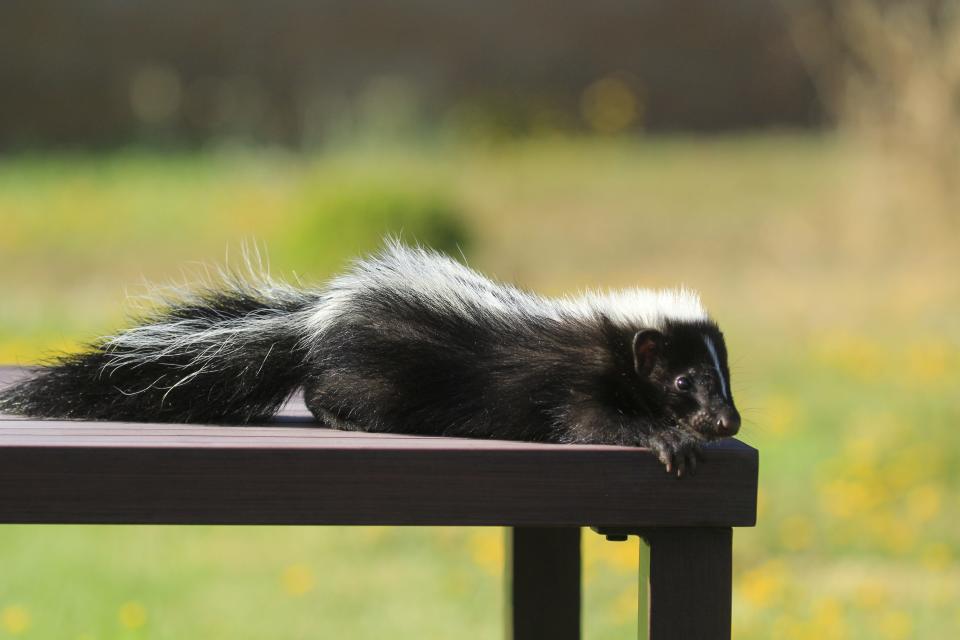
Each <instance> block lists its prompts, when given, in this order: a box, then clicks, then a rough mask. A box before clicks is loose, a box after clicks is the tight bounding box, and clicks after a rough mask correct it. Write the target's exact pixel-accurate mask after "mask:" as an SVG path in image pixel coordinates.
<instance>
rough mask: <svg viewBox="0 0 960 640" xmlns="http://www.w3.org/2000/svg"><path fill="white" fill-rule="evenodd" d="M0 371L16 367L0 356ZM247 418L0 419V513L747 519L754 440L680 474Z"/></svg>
mask: <svg viewBox="0 0 960 640" xmlns="http://www.w3.org/2000/svg"><path fill="white" fill-rule="evenodd" d="M0 373H2V374H3V377H5V378H6V379H8V380H9V379H12V378H13V377H14V376H16V375H18V374H17V373H16V372H14V371H11V370H9V369H8V370H6V371H2V372H0ZM309 420H310V418H309V414H308V413H307V412H306V410H305V408H304V407H303V406H302V404H300V403H299V401H297V400H295V401H293V402H292V403H291V405H289V406H288V407H287V409H286V410H285V411H284V413H283V415H282V417H281V421H280V422H278V423H275V424H273V425H259V426H244V427H230V426H205V425H170V424H130V423H109V422H99V423H91V422H70V421H32V420H23V419H19V418H16V417H13V416H5V417H3V419H2V420H0V523H43V522H48V523H170V524H180V523H209V524H231V523H233V524H344V525H347V524H353V525H364V524H379V525H503V526H514V525H516V526H567V527H578V526H585V525H623V526H630V527H652V526H750V525H753V524H754V522H755V519H756V487H757V452H756V451H755V450H754V449H752V448H750V447H748V446H747V445H744V444H742V443H740V442H737V441H727V442H723V443H717V444H716V445H715V446H712V447H710V448H709V449H708V450H707V452H706V458H707V461H706V463H705V464H704V465H703V466H702V469H701V471H700V473H699V474H698V475H697V476H695V477H690V478H683V479H681V480H678V479H677V478H675V477H673V476H670V475H668V474H666V473H665V472H664V470H663V467H662V465H661V464H660V463H659V462H658V461H657V460H656V459H655V457H654V456H653V455H651V453H650V452H649V451H646V450H643V449H636V448H630V447H607V446H589V445H548V444H533V443H524V442H501V441H490V440H470V439H458V438H424V437H417V436H402V435H386V434H369V433H356V432H344V431H335V430H331V429H328V428H324V427H320V426H316V425H314V424H313V423H312V422H309Z"/></svg>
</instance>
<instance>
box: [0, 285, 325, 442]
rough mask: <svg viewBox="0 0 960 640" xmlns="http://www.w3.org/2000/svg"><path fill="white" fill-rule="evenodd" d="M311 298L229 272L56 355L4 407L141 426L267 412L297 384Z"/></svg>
mask: <svg viewBox="0 0 960 640" xmlns="http://www.w3.org/2000/svg"><path fill="white" fill-rule="evenodd" d="M315 300H316V298H315V296H313V295H312V294H310V293H307V292H303V291H300V290H297V289H295V288H293V287H289V286H286V285H282V284H278V283H275V282H273V281H271V280H267V279H261V280H259V281H256V280H250V279H247V280H244V279H242V278H239V277H233V276H228V277H226V278H224V282H222V283H220V285H219V286H216V287H212V286H211V287H208V288H206V289H203V290H200V291H197V292H192V293H187V294H180V295H177V296H175V297H173V298H167V299H166V300H165V301H164V304H163V305H162V307H161V309H160V310H159V311H156V312H153V313H152V314H150V315H148V316H147V317H145V318H144V319H142V320H140V321H139V322H137V323H136V325H135V326H133V327H132V328H130V329H127V330H125V331H122V332H120V333H119V334H117V335H114V336H110V337H106V338H102V339H100V340H98V341H97V342H94V343H93V344H91V345H89V348H88V349H87V350H86V351H84V352H81V353H77V354H70V355H64V356H60V357H58V358H56V359H54V360H52V361H51V362H49V363H48V366H46V367H43V368H41V369H40V370H39V371H38V372H37V373H36V374H35V375H34V376H33V377H31V378H28V379H27V380H25V381H23V382H20V383H18V384H15V385H13V386H12V387H9V388H8V389H6V390H3V391H0V411H4V412H8V413H17V414H22V415H27V416H35V417H44V418H75V419H85V420H129V421H141V422H142V421H149V422H153V421H156V422H238V423H246V422H251V421H255V420H262V419H265V418H268V417H269V416H272V415H273V414H274V413H276V412H277V410H278V409H279V408H280V407H281V405H282V404H283V403H284V402H285V401H286V399H287V398H288V397H289V396H290V394H291V393H293V391H295V390H296V389H297V387H299V386H300V384H301V383H302V381H303V375H304V370H305V363H304V360H305V356H306V354H307V352H308V345H307V344H306V340H305V338H304V335H305V334H304V329H303V328H304V327H305V326H306V324H305V323H306V322H307V320H308V318H309V315H310V308H311V305H312V304H313V303H314V302H315Z"/></svg>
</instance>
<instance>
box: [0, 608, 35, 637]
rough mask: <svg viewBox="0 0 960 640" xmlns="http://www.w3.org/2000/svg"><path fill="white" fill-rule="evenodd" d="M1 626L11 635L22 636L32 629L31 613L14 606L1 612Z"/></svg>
mask: <svg viewBox="0 0 960 640" xmlns="http://www.w3.org/2000/svg"><path fill="white" fill-rule="evenodd" d="M0 624H2V625H3V629H4V631H6V632H7V633H9V634H10V635H12V636H17V635H20V634H21V633H23V632H24V631H26V630H27V629H29V628H30V613H29V612H27V610H26V609H25V608H24V607H23V606H21V605H18V604H12V605H10V606H8V607H4V608H3V610H2V611H0Z"/></svg>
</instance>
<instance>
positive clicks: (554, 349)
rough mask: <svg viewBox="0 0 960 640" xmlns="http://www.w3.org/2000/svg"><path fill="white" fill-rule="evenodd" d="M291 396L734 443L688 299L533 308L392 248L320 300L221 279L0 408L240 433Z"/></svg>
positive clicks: (514, 424)
mask: <svg viewBox="0 0 960 640" xmlns="http://www.w3.org/2000/svg"><path fill="white" fill-rule="evenodd" d="M298 388H303V390H304V395H305V400H306V403H307V406H308V407H309V408H310V410H311V411H312V412H313V413H314V415H315V416H317V418H318V419H319V420H321V421H323V422H326V423H328V424H330V425H331V426H334V427H336V428H341V429H356V430H366V431H384V432H400V433H419V434H434V435H451V436H468V437H479V438H499V439H512V440H533V441H545V442H579V443H603V444H622V445H638V446H650V447H652V448H654V449H655V450H656V451H657V453H658V455H659V456H660V458H661V460H663V461H664V463H665V464H666V465H667V466H668V469H670V468H671V467H672V466H675V467H677V468H678V469H680V470H681V471H682V469H683V467H684V466H685V465H692V464H695V459H696V454H697V451H698V447H699V445H700V444H702V443H703V442H705V441H707V440H710V439H714V438H717V437H721V436H725V435H732V434H733V433H735V432H736V430H737V428H738V426H739V416H738V415H737V412H736V409H735V408H734V405H733V399H732V396H731V395H730V392H729V371H728V370H727V364H726V348H725V345H724V342H723V336H722V334H721V333H720V331H719V329H718V328H717V326H716V325H715V324H714V323H713V322H712V321H711V320H710V319H709V318H708V317H707V316H706V313H705V312H704V311H703V310H702V308H701V307H700V305H699V300H697V299H696V296H695V295H693V294H691V293H690V292H685V291H679V292H649V291H627V292H622V293H620V294H606V295H598V294H586V295H584V296H582V297H580V298H574V299H567V298H563V299H553V300H552V299H545V298H540V297H538V296H534V295H532V294H529V293H526V292H523V291H520V290H518V289H516V288H514V287H510V286H508V285H502V284H498V283H494V282H492V281H490V280H487V279H486V278H483V277H482V276H480V275H479V274H477V273H476V272H473V271H471V270H469V269H467V268H466V267H463V266H462V265H459V264H457V263H455V262H453V261H452V260H449V259H448V258H445V257H442V256H439V255H437V254H434V253H431V252H428V251H424V250H422V249H411V248H406V247H403V246H400V245H398V244H391V245H390V246H389V247H388V249H387V250H386V251H385V252H384V253H382V254H380V255H379V256H376V257H374V258H371V259H368V260H365V261H361V262H358V263H357V264H356V265H355V267H354V269H353V270H352V271H351V272H349V273H348V274H346V275H344V276H342V277H340V278H337V279H335V280H333V281H331V282H330V283H329V284H328V285H327V286H326V287H324V288H321V289H318V290H300V289H295V288H292V287H289V286H286V285H282V284H277V283H275V282H272V281H270V280H255V279H249V280H247V281H244V280H241V279H236V278H230V279H228V280H227V281H226V282H225V283H223V285H222V286H221V287H219V288H210V289H207V290H205V291H201V292H199V293H189V294H187V295H185V296H181V297H179V298H177V299H175V300H173V301H171V302H168V303H167V305H166V306H165V308H164V310H162V311H161V312H159V313H156V314H154V315H153V316H151V317H148V318H146V319H142V320H141V321H139V322H138V323H137V325H136V326H134V327H133V328H131V329H128V330H126V331H124V332H121V333H119V334H118V335H116V336H112V337H108V338H104V339H101V340H100V341H98V342H96V343H94V344H92V345H90V348H89V349H88V350H87V351H85V352H83V353H79V354H75V355H67V356H63V357H60V358H59V359H57V360H55V361H53V362H51V363H49V365H48V366H47V367H45V368H43V369H41V370H40V371H39V372H38V373H37V374H36V375H35V376H34V377H32V378H30V379H28V380H26V381H24V382H21V383H19V384H17V385H14V386H13V387H11V388H9V389H7V390H5V391H3V392H0V410H3V411H7V412H14V413H21V414H25V415H28V416H38V417H56V418H76V419H92V420H131V421H164V422H240V423H248V422H252V421H258V420H264V419H267V418H269V417H270V416H271V415H273V414H274V413H275V412H276V411H277V410H278V409H279V408H280V406H281V405H282V404H283V403H284V402H285V401H286V399H287V398H288V397H289V396H290V395H291V394H292V393H293V392H294V391H296V390H297V389H298Z"/></svg>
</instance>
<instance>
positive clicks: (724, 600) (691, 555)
mask: <svg viewBox="0 0 960 640" xmlns="http://www.w3.org/2000/svg"><path fill="white" fill-rule="evenodd" d="M643 536H644V539H645V540H646V541H647V543H648V544H649V545H650V578H649V582H648V585H647V590H648V597H649V609H648V616H649V617H648V624H649V639H650V640H673V639H675V638H683V639H684V640H729V638H730V606H731V580H732V574H731V570H732V569H731V568H732V564H731V562H732V561H731V543H732V541H733V534H732V531H731V529H730V528H728V527H711V528H676V529H669V528H663V529H654V530H648V531H645V532H644V534H643ZM640 606H641V607H644V606H647V603H644V602H641V603H640ZM641 637H643V636H642V635H641Z"/></svg>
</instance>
